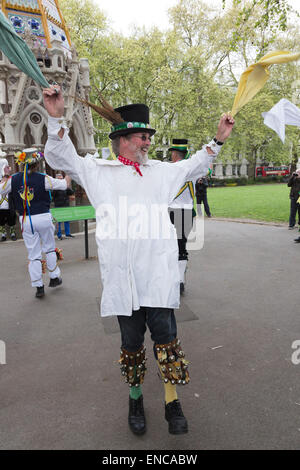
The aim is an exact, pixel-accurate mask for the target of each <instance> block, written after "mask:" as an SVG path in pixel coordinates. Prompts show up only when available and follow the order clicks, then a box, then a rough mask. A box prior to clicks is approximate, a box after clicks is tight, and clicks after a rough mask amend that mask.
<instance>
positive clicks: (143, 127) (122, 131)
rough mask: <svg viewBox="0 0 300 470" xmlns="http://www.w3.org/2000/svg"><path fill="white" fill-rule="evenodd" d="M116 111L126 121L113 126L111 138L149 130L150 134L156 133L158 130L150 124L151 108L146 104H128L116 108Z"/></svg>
mask: <svg viewBox="0 0 300 470" xmlns="http://www.w3.org/2000/svg"><path fill="white" fill-rule="evenodd" d="M115 111H117V112H118V113H120V114H121V116H122V118H123V119H124V122H121V123H120V124H116V125H114V126H112V128H111V133H110V134H109V138H110V139H114V138H115V137H117V136H121V135H127V134H132V133H134V132H143V131H144V132H145V131H147V132H149V134H150V135H153V134H155V132H156V130H155V129H151V127H150V125H149V108H148V106H146V105H145V104H139V103H138V104H128V105H126V106H121V107H120V108H115Z"/></svg>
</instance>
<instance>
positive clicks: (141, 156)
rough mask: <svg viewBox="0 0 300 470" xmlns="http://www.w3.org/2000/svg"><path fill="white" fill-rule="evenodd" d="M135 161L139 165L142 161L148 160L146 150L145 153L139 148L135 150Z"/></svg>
mask: <svg viewBox="0 0 300 470" xmlns="http://www.w3.org/2000/svg"><path fill="white" fill-rule="evenodd" d="M136 157H137V161H138V163H139V164H140V165H143V164H144V163H147V161H148V152H147V153H142V152H141V151H140V150H138V151H137V153H136Z"/></svg>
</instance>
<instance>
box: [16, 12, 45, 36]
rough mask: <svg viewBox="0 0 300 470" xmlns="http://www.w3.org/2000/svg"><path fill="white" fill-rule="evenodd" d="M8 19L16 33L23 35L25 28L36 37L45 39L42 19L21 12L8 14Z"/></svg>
mask: <svg viewBox="0 0 300 470" xmlns="http://www.w3.org/2000/svg"><path fill="white" fill-rule="evenodd" d="M7 16H8V19H9V20H10V21H11V23H12V25H13V27H14V29H15V31H16V32H17V33H24V32H25V28H26V27H27V28H28V29H29V30H30V31H31V32H32V33H34V34H35V35H36V36H43V37H45V32H44V29H43V24H42V18H41V17H40V16H38V15H32V16H29V15H28V13H23V12H21V11H20V12H15V11H14V12H8V15H7Z"/></svg>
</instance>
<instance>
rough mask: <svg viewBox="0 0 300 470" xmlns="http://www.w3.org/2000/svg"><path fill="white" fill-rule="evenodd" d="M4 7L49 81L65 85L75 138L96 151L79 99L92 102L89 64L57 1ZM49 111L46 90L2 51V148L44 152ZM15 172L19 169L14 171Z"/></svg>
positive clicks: (24, 0) (12, 2)
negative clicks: (79, 52)
mask: <svg viewBox="0 0 300 470" xmlns="http://www.w3.org/2000/svg"><path fill="white" fill-rule="evenodd" d="M0 9H1V10H2V12H3V13H4V14H5V15H6V17H7V18H8V20H9V21H10V22H11V23H12V25H13V27H14V29H15V31H16V32H17V33H18V34H20V36H21V37H22V38H23V39H24V40H25V41H26V43H27V44H28V46H29V47H30V49H31V50H32V51H33V53H34V55H35V57H36V58H37V61H38V64H39V66H40V67H41V71H42V73H43V74H44V75H45V77H46V79H47V81H48V82H49V83H54V82H56V83H58V84H60V85H61V86H62V89H63V93H64V96H65V117H66V121H67V124H68V126H69V127H70V137H71V139H72V141H73V143H74V145H75V147H76V149H77V151H78V153H79V154H81V155H84V154H85V153H87V152H89V153H92V154H93V153H95V152H96V148H95V143H94V127H93V121H92V115H91V112H90V110H89V109H88V108H86V107H84V106H83V105H81V104H78V103H77V102H75V101H74V98H73V96H74V95H75V93H77V94H79V95H81V96H82V97H85V98H87V99H88V96H89V92H90V81H89V64H88V61H87V59H78V57H77V53H76V50H75V49H74V47H73V46H72V43H71V40H70V35H69V32H68V29H67V26H66V24H65V22H64V19H63V17H62V14H61V11H60V8H59V4H58V1H57V0H9V1H6V0H2V1H1V2H0ZM46 140H47V113H46V111H45V109H44V107H43V103H42V90H41V88H40V86H39V85H37V84H36V83H35V82H34V81H33V80H32V79H31V78H29V77H27V76H26V75H25V74H24V73H22V72H20V71H19V70H18V69H17V68H16V67H15V66H14V65H13V64H12V63H11V62H10V61H9V60H8V58H7V57H5V56H4V54H3V53H2V52H1V51H0V150H2V151H4V152H6V153H7V154H8V156H9V157H8V158H10V164H11V165H12V166H13V167H14V162H13V153H14V152H15V151H17V150H21V149H23V148H26V147H37V148H38V149H39V150H43V148H44V145H45V143H46ZM14 168H15V167H14Z"/></svg>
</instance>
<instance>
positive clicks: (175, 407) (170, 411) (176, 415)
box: [165, 400, 188, 434]
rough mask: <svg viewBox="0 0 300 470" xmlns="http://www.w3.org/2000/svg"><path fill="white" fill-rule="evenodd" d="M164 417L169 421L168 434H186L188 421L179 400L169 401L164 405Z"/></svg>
mask: <svg viewBox="0 0 300 470" xmlns="http://www.w3.org/2000/svg"><path fill="white" fill-rule="evenodd" d="M165 418H166V420H167V421H168V423H169V433H170V434H186V433H187V432H188V423H187V420H186V419H185V417H184V414H183V412H182V409H181V405H180V401H179V400H174V401H171V402H170V403H168V404H167V405H165Z"/></svg>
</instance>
